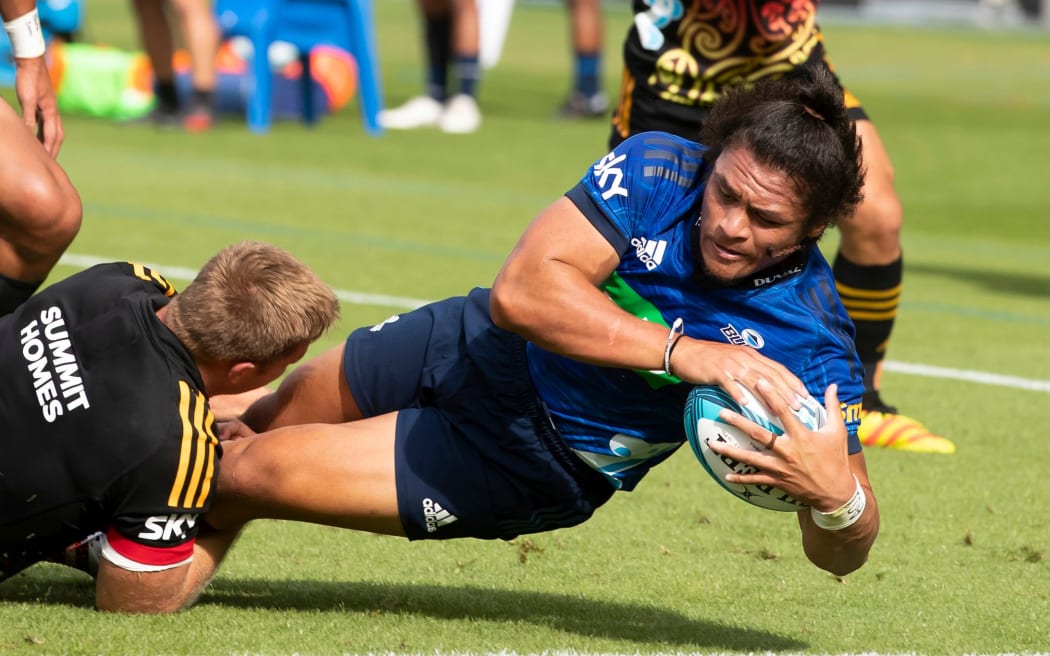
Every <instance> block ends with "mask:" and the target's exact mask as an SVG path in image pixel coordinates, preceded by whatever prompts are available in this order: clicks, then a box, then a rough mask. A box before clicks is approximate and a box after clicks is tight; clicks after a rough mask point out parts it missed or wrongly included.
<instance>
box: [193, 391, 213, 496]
mask: <svg viewBox="0 0 1050 656" xmlns="http://www.w3.org/2000/svg"><path fill="white" fill-rule="evenodd" d="M214 422H215V417H214V416H213V415H212V413H211V409H210V408H209V409H208V418H207V420H206V421H205V423H204V430H205V432H206V433H207V437H208V441H207V447H206V448H207V451H208V457H207V459H206V462H207V463H208V469H207V471H205V472H204V480H203V481H202V482H201V487H200V494H198V495H197V501H196V503H194V504H193V506H194V507H195V508H203V507H204V502H205V501H206V500H207V499H208V495H209V494H210V493H211V484H212V481H213V480H214V476H215V462H216V460H217V458H216V453H215V450H216V448H218V444H219V438H217V437H216V436H215V433H214V432H213V431H212V429H211V427H212V426H214V425H215V423H214Z"/></svg>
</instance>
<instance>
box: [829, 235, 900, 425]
mask: <svg viewBox="0 0 1050 656" xmlns="http://www.w3.org/2000/svg"><path fill="white" fill-rule="evenodd" d="M833 270H834V273H835V287H836V288H837V289H838V292H839V296H840V297H841V298H842V304H843V306H845V308H846V312H847V313H848V314H849V316H850V318H851V319H853V324H854V325H855V326H856V328H857V337H856V340H855V343H856V347H857V355H859V356H860V361H861V363H862V364H863V365H864V371H865V376H864V392H865V406H866V407H867V406H869V405H882V402H881V399H879V398H878V390H877V389H875V385H874V376H875V367H876V365H878V363H879V362H880V361H881V360H882V359H883V358H884V357H885V355H886V347H887V345H888V343H889V340H890V333H892V332H893V322H894V320H895V319H896V318H897V308H898V306H899V305H900V297H901V280H902V278H903V274H904V266H903V258H897V260H896V261H895V262H891V263H890V264H885V265H876V266H862V265H859V264H855V263H853V262H850V261H849V260H847V259H846V258H845V257H843V256H842V253H839V254H838V256H837V257H836V258H835V265H834V269H833Z"/></svg>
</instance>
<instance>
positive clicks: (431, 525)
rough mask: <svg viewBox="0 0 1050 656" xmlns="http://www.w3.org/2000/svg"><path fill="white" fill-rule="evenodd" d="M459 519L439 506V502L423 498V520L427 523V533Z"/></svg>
mask: <svg viewBox="0 0 1050 656" xmlns="http://www.w3.org/2000/svg"><path fill="white" fill-rule="evenodd" d="M457 519H459V517H456V516H455V515H453V514H452V513H450V512H449V511H447V510H445V509H444V508H442V507H441V504H440V503H438V502H436V501H434V500H433V499H430V498H426V499H423V521H425V522H426V525H427V533H433V532H435V531H437V530H438V528H439V527H441V526H448V525H449V524H451V523H452V522H454V521H456V520H457Z"/></svg>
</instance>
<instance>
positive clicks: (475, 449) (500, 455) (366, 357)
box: [343, 289, 613, 540]
mask: <svg viewBox="0 0 1050 656" xmlns="http://www.w3.org/2000/svg"><path fill="white" fill-rule="evenodd" d="M525 358H526V355H525V341H524V340H523V339H522V338H521V337H519V336H517V335H515V334H513V333H510V332H507V331H505V330H502V329H500V328H498V327H496V326H495V325H493V323H492V319H491V316H490V314H489V290H488V289H475V290H473V291H472V292H471V293H470V294H469V295H468V296H466V297H456V298H450V299H447V300H444V301H439V302H437V303H432V304H430V305H427V306H425V307H422V308H420V309H418V310H415V311H412V312H410V313H407V314H403V315H400V316H398V317H396V318H391V319H389V320H387V321H386V322H384V323H382V324H379V325H378V326H374V327H372V328H360V329H358V330H356V331H354V332H353V333H351V334H350V336H349V337H347V340H346V352H345V356H344V361H343V367H344V372H345V374H346V377H347V381H348V382H349V384H350V390H351V392H353V395H354V399H355V400H356V401H357V404H358V407H360V408H361V411H362V412H363V413H364V414H365V416H375V415H380V414H385V413H387V412H392V411H395V410H397V411H400V412H399V414H398V419H397V436H396V443H395V445H396V449H395V451H396V455H395V459H396V469H395V474H396V479H397V502H398V510H399V512H400V515H401V523H402V525H403V526H404V529H405V532H406V533H407V535H408V537H409V538H410V539H413V540H419V539H445V538H462V537H473V538H484V539H494V538H500V539H504V540H509V539H512V538H514V537H517V536H518V535H521V534H525V533H537V532H540V531H549V530H552V529H556V528H563V527H566V526H574V525H576V524H579V523H580V522H583V521H584V520H586V519H588V518H589V517H590V516H591V515H592V514H593V513H594V511H595V509H596V508H598V506H600V505H602V504H603V503H605V502H606V501H607V500H608V499H609V497H610V496H612V493H613V487H612V485H610V484H609V483H608V482H607V481H606V480H605V477H604V476H602V475H601V474H600V473H598V472H596V471H595V470H593V469H591V468H590V467H589V466H587V465H586V464H585V463H584V462H583V461H581V460H580V459H579V458H577V457H576V456H575V455H574V454H573V453H572V452H571V451H570V450H569V448H568V446H566V444H565V442H564V441H563V440H562V438H561V436H560V435H558V432H557V431H556V430H555V428H554V425H553V424H552V423H551V420H550V417H549V416H548V415H547V412H546V410H545V409H544V406H543V402H542V401H541V400H540V398H539V397H538V396H537V394H536V390H535V388H534V387H533V385H532V381H531V379H530V378H529V373H528V366H527V363H526V359H525Z"/></svg>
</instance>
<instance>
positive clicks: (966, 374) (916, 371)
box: [59, 253, 1050, 392]
mask: <svg viewBox="0 0 1050 656" xmlns="http://www.w3.org/2000/svg"><path fill="white" fill-rule="evenodd" d="M112 261H113V260H112V259H109V258H103V257H98V256H95V255H77V254H73V253H66V254H65V255H63V256H62V259H61V260H60V261H59V263H60V264H63V265H65V266H69V267H74V268H80V269H86V268H87V267H90V266H94V265H96V264H101V263H103V262H112ZM140 264H143V265H145V266H148V267H150V268H151V269H154V270H156V271H158V272H161V273H162V274H163V275H165V276H167V277H169V278H174V279H175V280H193V278H194V277H195V276H196V275H197V272H196V271H195V270H194V269H189V268H186V267H179V266H169V265H166V264H163V265H162V264H151V263H148V262H140ZM335 293H336V296H337V297H338V298H339V300H340V301H343V302H346V303H352V304H355V305H373V306H376V307H389V308H394V309H398V310H412V309H415V308H418V307H420V306H422V305H426V304H427V303H429V302H430V301H428V300H426V299H421V298H410V297H406V296H390V295H387V294H372V293H369V292H359V291H354V290H348V289H337V290H335ZM883 366H884V367H885V369H886V371H892V372H894V373H900V374H907V375H911V376H923V377H926V378H946V379H949V380H961V381H967V382H971V383H979V384H981V385H998V386H1000V387H1012V388H1015V389H1023V390H1029V391H1033V392H1050V380H1035V379H1031V378H1020V377H1017V376H1006V375H1002V374H994V373H989V372H984V371H971V370H967V369H950V368H948V367H935V366H932V365H926V364H913V363H908V362H896V361H893V360H887V361H886V362H885V364H884V365H883Z"/></svg>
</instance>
